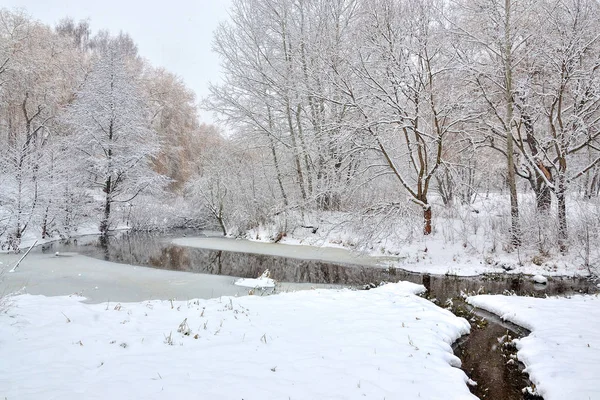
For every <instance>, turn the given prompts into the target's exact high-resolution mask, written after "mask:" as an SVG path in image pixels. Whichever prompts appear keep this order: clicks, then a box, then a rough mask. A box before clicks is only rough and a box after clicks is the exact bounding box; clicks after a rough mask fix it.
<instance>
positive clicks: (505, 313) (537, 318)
mask: <svg viewBox="0 0 600 400" xmlns="http://www.w3.org/2000/svg"><path fill="white" fill-rule="evenodd" d="M467 301H468V302H469V303H470V304H472V305H474V306H476V307H479V308H483V309H484V310H487V311H490V312H493V313H495V314H497V315H499V316H501V317H502V318H503V319H505V320H507V321H511V322H514V323H515V324H518V325H520V326H523V327H525V328H527V329H529V330H530V331H531V334H530V335H529V336H527V337H525V338H523V339H520V340H518V341H517V348H518V350H519V351H518V353H517V356H518V357H519V360H520V361H522V362H523V363H524V364H525V366H526V367H527V369H526V372H527V373H528V374H529V376H530V379H531V381H532V382H533V383H534V384H535V386H536V388H537V392H538V393H539V394H540V395H541V396H543V398H544V400H563V399H570V400H588V399H599V398H600V330H599V328H600V297H598V296H597V295H594V296H581V295H577V296H573V297H571V298H558V297H553V298H545V299H539V298H529V297H517V296H490V295H481V296H474V297H469V298H468V300H467Z"/></svg>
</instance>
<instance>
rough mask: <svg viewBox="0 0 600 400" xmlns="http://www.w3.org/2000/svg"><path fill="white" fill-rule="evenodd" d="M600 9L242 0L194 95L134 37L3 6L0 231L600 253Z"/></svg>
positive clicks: (575, 4) (566, 4)
mask: <svg viewBox="0 0 600 400" xmlns="http://www.w3.org/2000/svg"><path fill="white" fill-rule="evenodd" d="M599 13H600V10H599V4H598V2H597V1H593V0H589V1H588V0H564V1H554V0H552V1H513V0H507V1H504V2H499V1H492V0H477V1H453V2H444V1H437V0H431V1H424V2H421V1H419V2H417V1H392V0H376V1H370V0H362V1H359V0H349V1H347V0H344V1H333V2H332V1H325V0H314V1H312V0H311V1H294V0H236V1H234V2H233V4H232V6H231V10H230V16H231V18H230V21H227V22H225V23H223V24H221V25H220V27H219V29H218V30H217V31H216V32H215V34H214V39H213V47H214V51H216V52H217V53H218V54H219V56H220V58H221V60H222V68H223V70H224V79H223V82H221V83H219V84H215V85H214V86H212V87H211V95H210V96H209V97H208V98H206V99H199V100H200V102H199V103H198V102H197V101H196V100H197V99H195V97H194V94H193V92H191V91H190V90H189V89H187V88H186V87H185V85H184V84H183V82H182V81H181V80H180V79H179V78H178V77H177V76H175V75H173V74H171V73H169V72H168V71H165V70H164V69H161V68H155V67H153V66H151V65H149V64H148V63H147V62H146V61H144V59H143V55H140V54H138V52H137V49H136V45H135V42H134V39H133V38H131V37H129V36H128V35H127V34H125V33H121V34H119V35H111V34H109V33H108V32H104V31H99V32H91V31H90V28H89V24H88V22H86V21H81V22H76V21H73V20H71V19H68V18H66V19H64V20H63V21H62V22H60V23H59V24H58V25H56V26H54V27H51V26H46V25H43V24H41V23H39V22H37V21H36V20H35V19H34V18H32V17H30V16H28V15H26V14H24V13H22V12H19V11H11V10H2V14H1V19H0V21H1V24H0V29H1V31H0V35H1V37H2V40H1V41H0V46H1V48H0V58H1V60H0V64H1V69H0V76H1V86H0V90H1V91H0V98H1V103H0V104H1V108H0V127H1V130H0V134H1V135H2V137H1V139H0V140H1V141H2V142H3V143H4V145H3V146H2V147H1V153H2V154H1V156H0V160H1V165H0V167H1V175H0V179H2V188H3V190H2V192H1V193H0V196H1V198H0V204H1V209H2V215H1V216H0V218H1V219H0V235H1V236H0V240H1V242H2V246H3V247H4V248H10V247H15V246H18V244H19V242H20V239H21V238H22V237H23V235H25V234H26V233H27V232H28V231H40V232H41V236H42V237H45V236H47V235H50V236H52V235H61V236H63V237H68V236H69V235H71V234H73V233H74V232H75V231H76V230H77V229H78V228H79V227H81V226H85V225H88V226H97V228H98V230H99V231H100V232H101V233H107V232H109V231H110V230H111V229H113V228H116V227H119V226H122V225H126V226H128V227H130V228H131V229H140V230H153V229H165V228H174V227H183V226H215V227H216V228H218V229H220V230H222V231H223V233H224V234H227V235H234V236H245V235H248V234H249V232H251V231H252V230H257V229H259V228H264V229H266V230H267V231H269V232H271V233H272V236H273V237H274V238H275V239H277V238H279V239H280V238H281V236H282V235H287V234H288V233H291V234H293V232H294V231H296V230H298V229H300V230H302V229H303V228H302V227H306V226H310V227H315V228H316V227H326V228H323V229H329V230H330V231H331V230H344V231H345V232H351V233H352V234H351V235H350V236H351V237H352V238H354V239H348V240H347V242H348V243H344V244H347V245H349V246H351V247H359V248H360V247H364V248H371V249H372V248H374V247H377V245H378V244H380V243H382V241H384V242H385V243H386V246H391V247H393V245H392V244H390V243H396V245H399V244H402V243H406V242H408V243H412V242H413V241H420V240H423V239H424V237H425V239H426V238H427V236H430V235H431V236H433V237H437V238H439V239H440V240H443V241H445V242H449V243H454V244H456V243H458V244H459V245H461V246H463V247H464V248H465V249H466V250H467V251H471V252H479V253H481V254H483V253H487V252H491V253H493V252H496V251H507V252H509V253H510V252H513V251H514V250H515V249H516V248H517V247H522V248H523V249H526V250H527V251H529V252H531V253H532V254H533V253H536V254H538V253H539V256H540V257H541V258H544V257H550V256H561V255H566V254H569V253H571V254H572V256H573V257H574V258H576V259H577V260H576V261H573V262H575V263H579V264H584V265H585V266H586V267H588V266H590V265H591V264H592V262H593V261H594V260H597V257H598V254H597V253H596V251H597V249H596V247H597V246H594V245H593V243H597V241H598V240H600V236H599V235H600V231H599V229H600V201H599V198H598V194H599V192H600V70H599V67H600V40H599V37H598V35H599V34H598V22H597V21H598V20H599V19H600V14H599ZM197 107H202V108H204V109H207V110H210V111H212V112H214V113H215V116H216V118H217V120H218V122H219V123H220V125H219V126H220V128H219V127H217V126H213V125H208V124H202V123H200V122H199V118H198V114H197ZM473 237H477V239H473ZM480 242H481V243H480ZM384 247H385V246H384ZM384 251H385V250H384Z"/></svg>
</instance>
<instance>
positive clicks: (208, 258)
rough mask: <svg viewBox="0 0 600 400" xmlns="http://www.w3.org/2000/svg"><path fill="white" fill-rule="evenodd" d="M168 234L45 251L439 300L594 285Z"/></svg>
mask: <svg viewBox="0 0 600 400" xmlns="http://www.w3.org/2000/svg"><path fill="white" fill-rule="evenodd" d="M171 239H172V238H171V237H168V236H156V235H149V234H139V233H131V234H121V235H119V236H118V237H112V238H110V240H108V241H107V242H101V241H100V240H99V239H98V238H94V237H92V238H88V239H87V241H86V243H82V242H83V241H82V240H81V239H80V240H79V243H77V241H75V240H74V241H73V242H65V243H52V244H49V245H46V246H45V247H44V250H45V251H77V252H79V253H82V254H85V255H88V256H91V257H95V258H100V259H104V260H106V261H112V262H118V263H124V264H132V265H142V266H148V267H153V268H161V269H168V270H173V271H186V272H195V273H204V274H213V275H214V274H216V275H228V276H238V277H243V278H255V277H257V276H260V275H261V274H262V273H263V272H264V270H265V269H269V271H271V277H272V278H273V279H275V280H276V281H279V282H294V283H324V284H341V285H349V286H362V285H366V284H369V283H375V284H378V283H380V282H391V281H394V282H397V281H399V280H404V281H409V282H414V283H419V284H422V285H424V286H425V287H426V288H427V290H428V295H429V296H430V297H435V298H437V299H438V300H440V301H441V302H443V301H445V300H446V299H448V298H456V297H459V296H460V295H461V293H467V294H472V293H491V294H503V293H506V292H510V293H514V294H517V295H529V296H545V295H552V294H564V293H574V292H581V293H589V292H593V291H594V289H595V288H594V285H593V284H590V282H588V281H587V280H586V279H584V278H553V279H550V280H549V282H548V284H547V285H543V286H540V285H537V284H534V283H533V282H532V281H531V280H530V279H529V278H528V277H524V276H519V275H508V276H503V275H491V276H477V277H457V276H452V275H449V276H446V275H441V276H440V275H428V274H418V273H414V272H407V271H404V270H401V269H395V268H389V269H388V268H378V267H368V266H359V265H350V264H342V263H340V264H335V263H331V262H324V261H314V260H301V259H296V258H285V257H277V256H270V255H261V254H249V253H235V252H229V251H219V250H207V249H198V248H190V247H182V246H177V245H174V244H172V243H171Z"/></svg>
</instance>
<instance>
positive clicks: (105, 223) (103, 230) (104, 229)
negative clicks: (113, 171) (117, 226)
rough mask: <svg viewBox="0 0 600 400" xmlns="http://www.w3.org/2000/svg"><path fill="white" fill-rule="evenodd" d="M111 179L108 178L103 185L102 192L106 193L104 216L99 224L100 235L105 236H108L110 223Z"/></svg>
mask: <svg viewBox="0 0 600 400" xmlns="http://www.w3.org/2000/svg"><path fill="white" fill-rule="evenodd" d="M111 189H112V188H111V177H110V176H109V177H108V179H107V180H106V182H105V184H104V192H105V193H106V200H105V201H104V216H103V218H102V221H101V222H100V234H101V235H102V236H106V235H107V234H108V227H109V221H110V205H111V203H112V202H111Z"/></svg>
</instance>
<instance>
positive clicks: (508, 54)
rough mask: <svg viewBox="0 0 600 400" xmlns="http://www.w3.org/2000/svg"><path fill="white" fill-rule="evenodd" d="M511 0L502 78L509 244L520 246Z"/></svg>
mask: <svg viewBox="0 0 600 400" xmlns="http://www.w3.org/2000/svg"><path fill="white" fill-rule="evenodd" d="M512 1H513V0H504V12H505V16H504V17H505V19H504V45H505V47H504V78H505V80H506V82H505V84H506V88H505V89H506V91H505V97H506V98H505V100H506V155H507V157H506V158H507V168H508V170H507V172H508V190H509V193H510V218H511V232H510V236H511V243H512V244H513V246H519V245H520V244H521V232H520V229H519V202H518V199H517V182H516V173H515V164H514V159H513V158H514V157H513V154H514V143H513V135H512V122H513V121H512V120H513V111H514V99H513V93H512V42H511V40H512V38H511V37H510V32H511V24H510V23H511V15H510V13H511V11H510V9H511V5H512Z"/></svg>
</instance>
